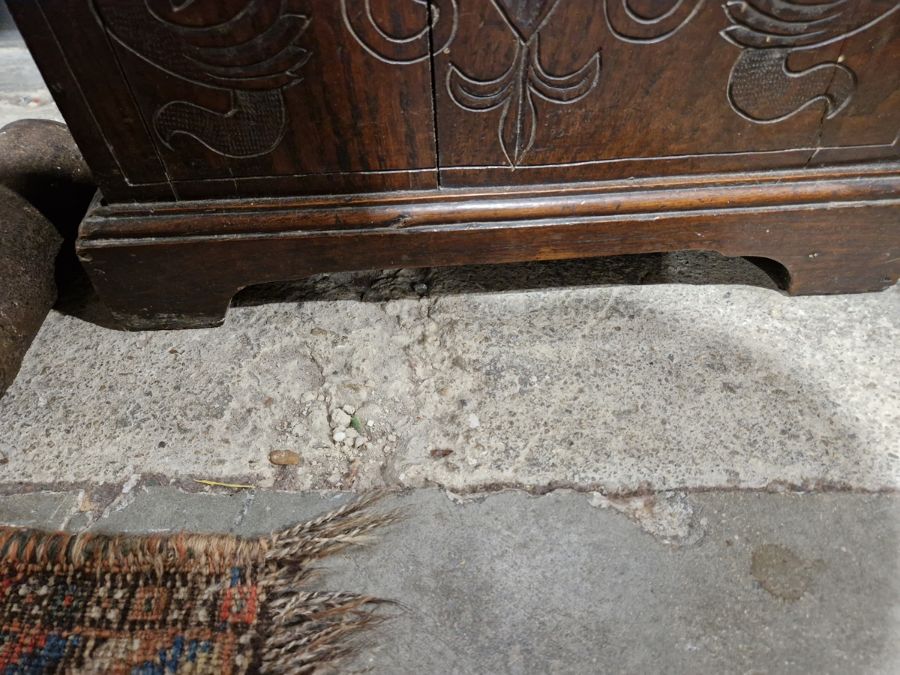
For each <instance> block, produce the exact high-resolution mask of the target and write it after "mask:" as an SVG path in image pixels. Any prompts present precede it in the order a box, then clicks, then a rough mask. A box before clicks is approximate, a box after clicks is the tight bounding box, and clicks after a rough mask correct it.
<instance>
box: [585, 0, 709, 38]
mask: <svg viewBox="0 0 900 675" xmlns="http://www.w3.org/2000/svg"><path fill="white" fill-rule="evenodd" d="M632 1H633V0H604V2H603V16H604V17H605V18H606V25H607V27H608V28H609V31H610V32H611V33H612V34H613V35H615V36H616V37H617V38H618V39H619V40H621V41H622V42H631V43H634V44H653V43H655V42H662V41H663V40H667V39H669V38H670V37H672V36H673V35H675V33H677V32H678V31H680V30H681V29H682V28H684V27H685V26H686V25H687V24H688V23H690V21H691V19H693V18H694V17H695V16H697V14H698V13H699V12H700V10H701V9H703V5H704V4H705V2H706V0H667V1H664V2H657V3H654V7H655V8H657V11H656V13H654V14H642V13H641V12H639V11H638V10H637V9H635V8H634V6H633V5H632Z"/></svg>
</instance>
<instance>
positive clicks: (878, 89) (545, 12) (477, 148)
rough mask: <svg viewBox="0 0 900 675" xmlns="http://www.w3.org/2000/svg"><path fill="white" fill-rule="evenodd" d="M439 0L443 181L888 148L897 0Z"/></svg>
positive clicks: (859, 153) (670, 170)
mask: <svg viewBox="0 0 900 675" xmlns="http://www.w3.org/2000/svg"><path fill="white" fill-rule="evenodd" d="M434 1H435V2H437V0H434ZM441 4H442V5H444V7H442V9H444V11H445V12H454V16H455V21H453V22H452V23H453V24H454V29H455V34H454V36H453V38H452V39H451V40H448V41H447V42H446V44H444V45H442V46H441V49H439V50H438V51H437V52H436V56H435V59H434V72H435V76H434V81H435V100H436V109H437V129H438V148H439V154H440V157H439V163H440V167H441V182H442V184H443V185H447V186H453V185H473V184H496V183H501V184H502V183H527V182H560V181H568V180H587V179H606V178H624V177H630V176H649V175H653V176H659V175H666V174H675V173H691V172H701V171H722V170H743V169H753V168H775V167H779V166H782V167H786V166H803V165H807V164H810V163H817V162H823V161H836V160H844V159H846V160H856V159H869V158H877V157H896V156H897V155H898V145H897V134H898V130H900V2H898V1H897V0H835V1H833V2H810V1H808V0H741V1H740V2H738V1H732V0H447V1H446V2H444V3H441ZM873 122H874V123H873Z"/></svg>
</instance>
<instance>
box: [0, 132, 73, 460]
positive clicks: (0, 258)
mask: <svg viewBox="0 0 900 675" xmlns="http://www.w3.org/2000/svg"><path fill="white" fill-rule="evenodd" d="M2 148H3V144H2V138H0V150H2ZM61 243H62V239H61V237H60V236H59V234H58V233H57V232H56V229H55V228H54V227H53V225H51V224H50V222H49V221H48V220H47V219H46V218H44V216H42V215H41V214H40V213H39V212H38V211H37V210H36V209H35V208H34V207H33V206H31V204H29V203H28V202H27V201H25V199H23V198H22V197H20V196H19V195H17V194H16V193H15V192H13V191H11V190H9V189H7V188H6V187H4V186H3V185H2V184H0V396H2V395H3V392H4V391H6V388H7V387H8V386H9V385H10V384H11V383H12V381H13V379H14V378H15V376H16V373H17V372H18V370H19V366H20V364H21V362H22V358H23V357H24V355H25V352H26V351H27V350H28V347H29V345H30V344H31V341H32V339H33V338H34V336H35V335H36V334H37V332H38V329H39V328H40V326H41V323H42V322H43V320H44V317H45V316H46V315H47V312H49V311H50V308H51V307H52V306H53V303H54V301H55V300H56V284H55V282H54V265H55V261H56V254H57V252H58V251H59V247H60V244H61ZM0 435H2V434H0ZM2 453H3V449H2V448H0V454H2ZM0 470H2V465H0Z"/></svg>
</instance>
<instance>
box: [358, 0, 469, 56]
mask: <svg viewBox="0 0 900 675" xmlns="http://www.w3.org/2000/svg"><path fill="white" fill-rule="evenodd" d="M406 1H407V2H413V3H415V4H417V5H421V6H422V7H423V8H424V9H425V10H426V14H427V16H428V20H427V21H426V23H425V25H424V26H423V27H422V29H421V30H419V31H417V32H415V33H413V34H412V35H407V36H397V35H390V34H388V33H387V32H386V31H385V30H384V29H383V28H382V27H381V26H380V25H378V21H377V20H376V19H375V16H374V15H373V14H372V0H341V15H342V16H343V19H344V25H345V26H346V27H347V30H348V31H349V32H350V34H351V35H352V36H353V37H354V38H356V41H357V42H358V43H359V44H360V46H361V47H362V48H363V49H365V50H366V51H367V52H369V54H371V55H372V56H374V57H375V58H376V59H378V60H379V61H383V62H384V63H390V64H397V65H408V64H412V63H419V62H420V61H424V60H426V59H428V58H429V57H430V56H431V54H432V52H433V53H435V54H437V53H438V52H440V51H442V50H443V49H446V48H447V47H449V46H450V43H451V42H453V38H454V37H456V29H457V26H458V21H459V15H458V8H457V5H456V0H406Z"/></svg>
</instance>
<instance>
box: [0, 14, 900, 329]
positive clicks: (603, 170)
mask: <svg viewBox="0 0 900 675" xmlns="http://www.w3.org/2000/svg"><path fill="white" fill-rule="evenodd" d="M8 5H9V7H10V9H11V10H12V13H13V15H14V17H15V19H16V21H17V23H18V25H19V27H20V29H21V31H22V33H23V35H24V36H25V39H26V41H27V43H28V46H29V48H30V49H31V51H32V53H33V54H34V57H35V59H36V60H37V63H38V65H39V67H40V68H41V71H42V73H43V75H44V77H45V79H46V81H47V83H48V85H49V87H50V89H51V91H52V92H53V95H54V97H55V99H56V101H57V103H58V104H59V107H60V109H61V110H62V112H63V114H64V116H65V118H66V120H67V121H68V123H69V126H70V128H71V130H72V133H73V134H74V136H75V138H76V140H77V142H78V143H79V146H80V147H81V149H82V151H83V152H84V155H85V157H86V158H87V160H88V162H89V164H90V166H91V168H92V170H93V172H94V175H95V177H96V180H97V182H98V184H99V186H100V192H99V194H98V198H97V200H96V202H95V204H94V206H93V207H92V209H91V211H90V212H89V214H88V216H87V217H86V219H85V221H84V223H83V224H82V227H81V231H80V236H79V240H78V252H79V255H80V257H81V259H82V261H83V263H84V265H85V266H86V268H87V270H88V272H89V273H90V275H91V277H92V280H93V283H94V285H95V286H96V288H97V290H98V292H99V294H100V296H101V298H102V299H103V300H104V301H105V302H106V303H107V304H108V305H109V307H110V308H111V309H112V310H113V312H114V313H115V315H116V316H117V317H118V318H119V319H120V320H121V321H122V323H123V325H125V326H127V327H131V328H161V327H191V326H207V325H215V324H217V323H220V322H221V321H222V319H223V317H224V315H225V312H226V310H227V307H228V304H229V302H230V299H231V297H232V296H233V295H234V294H235V293H236V292H237V291H238V290H240V289H241V288H243V287H245V286H248V285H251V284H256V283H262V282H268V281H277V280H287V279H293V278H300V277H303V276H307V275H311V274H315V273H319V272H327V271H339V270H347V269H373V268H390V267H407V266H431V265H457V264H466V263H501V262H512V261H524V260H535V259H544V260H547V259H563V258H572V257H585V256H602V255H611V254H622V253H642V252H663V251H672V250H688V249H693V250H711V251H718V252H721V253H723V254H725V255H729V256H747V257H750V258H751V259H753V260H757V261H760V260H766V261H769V263H770V264H769V265H767V267H768V268H769V269H771V270H773V271H774V272H775V273H777V274H778V276H779V279H780V281H781V282H782V283H783V284H784V286H785V288H786V289H787V290H789V291H790V292H792V293H832V292H852V291H868V290H876V289H880V288H884V287H886V286H888V285H890V284H892V283H894V282H896V280H897V278H898V275H900V201H898V188H900V145H898V138H900V136H898V132H900V2H898V1H897V0H829V1H828V2H825V1H824V0H816V1H815V2H813V1H812V0H8Z"/></svg>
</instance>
